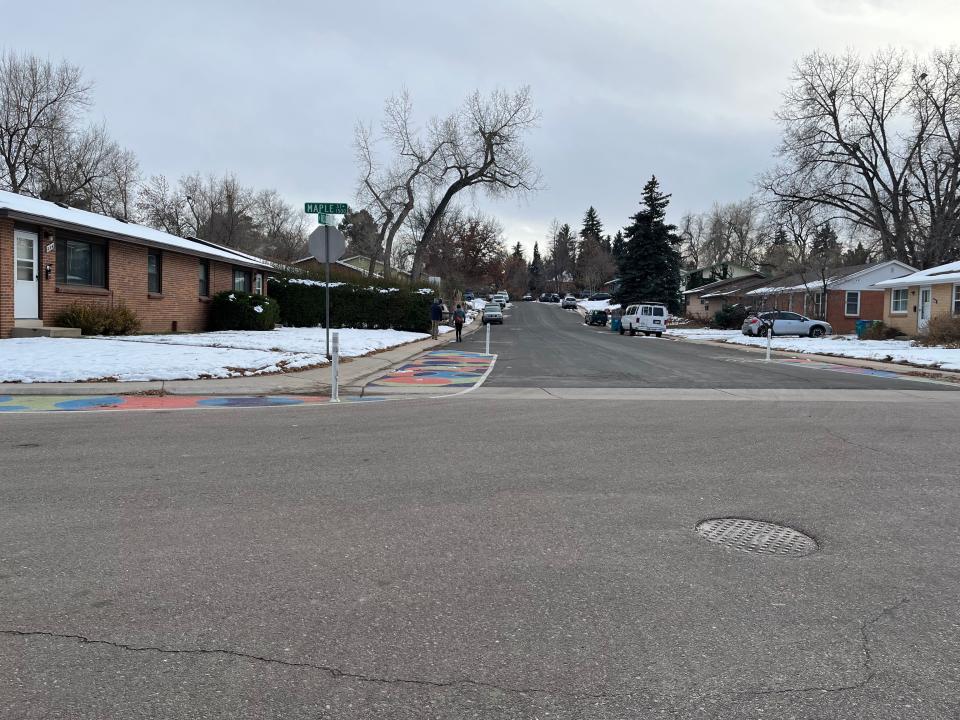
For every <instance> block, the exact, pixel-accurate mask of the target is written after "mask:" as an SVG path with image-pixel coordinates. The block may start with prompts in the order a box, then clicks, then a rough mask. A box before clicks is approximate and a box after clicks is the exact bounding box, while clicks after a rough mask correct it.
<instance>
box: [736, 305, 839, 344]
mask: <svg viewBox="0 0 960 720" xmlns="http://www.w3.org/2000/svg"><path fill="white" fill-rule="evenodd" d="M768 327H772V328H773V334H774V335H798V336H800V337H804V336H808V337H815V338H816V337H823V336H824V335H832V334H833V328H832V327H831V326H830V323H828V322H826V321H825V320H811V319H810V318H808V317H804V316H803V315H798V314H797V313H795V312H787V311H784V310H773V311H771V312H765V313H760V314H759V315H751V316H749V317H748V318H747V319H746V320H744V321H743V326H742V327H741V328H740V329H741V331H742V332H743V334H744V335H749V336H751V337H764V336H766V334H767V328H768Z"/></svg>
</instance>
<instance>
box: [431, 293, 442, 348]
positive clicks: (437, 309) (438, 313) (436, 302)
mask: <svg viewBox="0 0 960 720" xmlns="http://www.w3.org/2000/svg"><path fill="white" fill-rule="evenodd" d="M441 320H443V305H441V304H440V298H434V299H433V305H431V306H430V337H432V338H433V339H434V340H436V339H437V338H438V337H440V321H441Z"/></svg>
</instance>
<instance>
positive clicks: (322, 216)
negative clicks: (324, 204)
mask: <svg viewBox="0 0 960 720" xmlns="http://www.w3.org/2000/svg"><path fill="white" fill-rule="evenodd" d="M317 222H318V223H320V224H321V225H326V224H327V214H326V213H317Z"/></svg>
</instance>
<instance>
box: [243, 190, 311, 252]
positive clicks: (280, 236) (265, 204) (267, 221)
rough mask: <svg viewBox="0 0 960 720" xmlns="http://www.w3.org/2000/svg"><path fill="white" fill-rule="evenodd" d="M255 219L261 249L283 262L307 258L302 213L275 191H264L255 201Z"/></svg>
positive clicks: (258, 194) (253, 210)
mask: <svg viewBox="0 0 960 720" xmlns="http://www.w3.org/2000/svg"><path fill="white" fill-rule="evenodd" d="M252 214H253V222H254V225H255V227H256V228H257V231H258V233H259V234H260V236H261V238H262V242H261V252H262V253H263V254H264V255H266V256H268V257H271V258H273V259H274V260H279V261H281V262H292V261H294V260H299V259H300V258H302V257H304V254H305V253H306V249H307V239H306V229H305V227H304V221H303V215H302V213H300V212H298V211H297V209H296V208H294V207H293V206H292V205H290V204H289V203H287V202H286V201H285V200H284V199H283V198H282V197H281V196H280V193H278V192H277V191H276V190H262V191H260V192H259V193H257V194H256V196H255V197H254V200H253V208H252Z"/></svg>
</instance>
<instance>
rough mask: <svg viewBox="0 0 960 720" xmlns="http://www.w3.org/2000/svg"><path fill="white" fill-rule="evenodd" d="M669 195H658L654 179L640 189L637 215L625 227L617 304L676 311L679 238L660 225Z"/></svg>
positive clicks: (677, 303) (678, 279)
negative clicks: (648, 305)
mask: <svg viewBox="0 0 960 720" xmlns="http://www.w3.org/2000/svg"><path fill="white" fill-rule="evenodd" d="M669 203H670V195H665V194H663V193H662V192H660V184H659V183H658V182H657V178H656V176H654V177H651V178H650V180H649V182H647V184H646V185H644V186H643V200H642V203H641V209H640V212H638V213H637V214H636V215H634V216H633V217H632V218H631V219H632V220H633V223H632V224H631V225H630V226H629V227H627V228H626V235H625V239H626V254H625V256H624V261H623V264H622V266H621V268H620V289H619V291H618V293H617V301H618V302H619V303H620V304H621V305H623V306H626V305H627V304H628V303H633V302H639V301H644V300H646V301H651V302H662V303H664V304H666V305H667V306H668V307H669V308H670V311H671V312H673V313H677V312H679V311H680V252H679V246H680V237H679V236H678V235H677V234H676V232H675V231H676V229H677V228H676V226H675V225H669V224H667V223H666V222H664V219H665V217H666V208H667V205H668V204H669Z"/></svg>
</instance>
